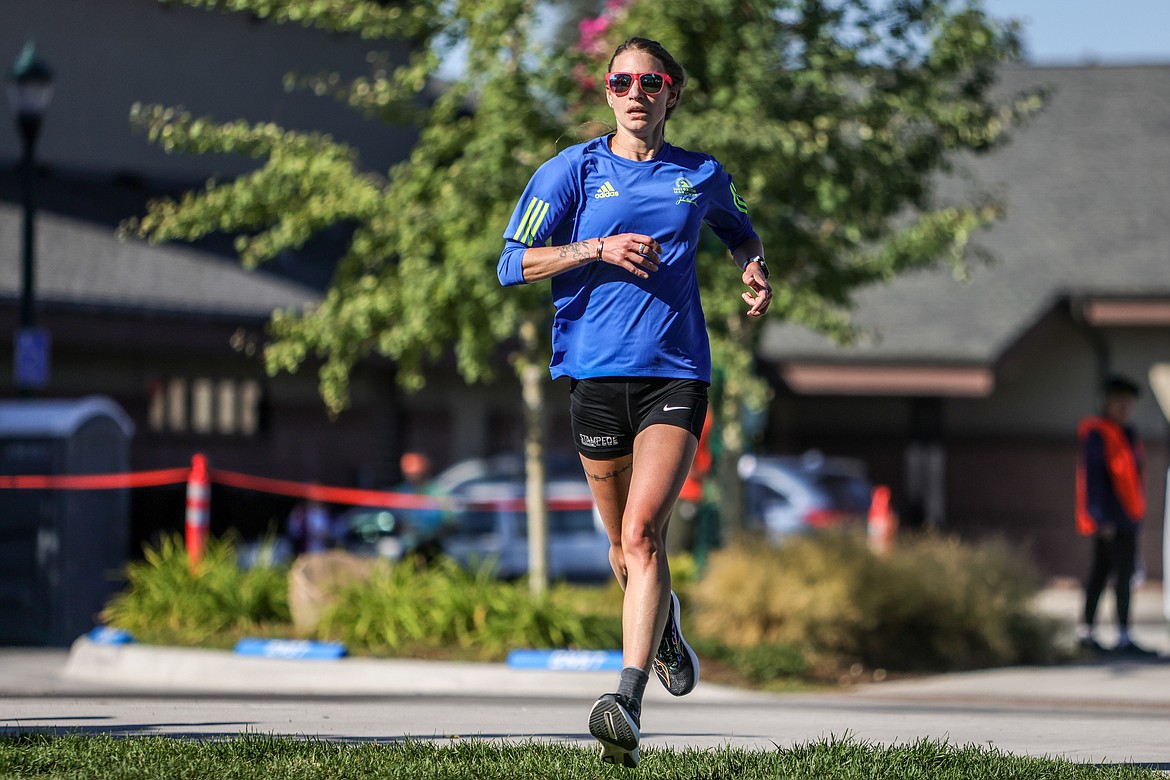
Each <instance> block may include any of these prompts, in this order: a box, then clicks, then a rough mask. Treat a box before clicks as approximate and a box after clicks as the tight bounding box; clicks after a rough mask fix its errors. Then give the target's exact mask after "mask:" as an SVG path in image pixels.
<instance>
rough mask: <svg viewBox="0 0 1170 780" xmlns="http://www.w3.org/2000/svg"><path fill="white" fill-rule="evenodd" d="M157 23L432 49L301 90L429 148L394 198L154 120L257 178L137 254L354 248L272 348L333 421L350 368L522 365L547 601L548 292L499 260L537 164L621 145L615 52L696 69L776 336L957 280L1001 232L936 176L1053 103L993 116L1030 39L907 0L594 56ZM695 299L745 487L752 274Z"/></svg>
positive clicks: (189, 198)
mask: <svg viewBox="0 0 1170 780" xmlns="http://www.w3.org/2000/svg"><path fill="white" fill-rule="evenodd" d="M160 2H172V3H183V4H186V5H190V6H195V7H201V8H207V9H214V10H230V11H238V12H246V13H250V14H253V15H255V16H258V17H260V18H263V19H266V20H270V21H272V22H274V23H295V24H301V25H304V26H307V27H315V28H320V29H322V30H326V31H330V32H354V33H360V34H361V35H362V36H363V37H366V38H369V39H372V40H378V39H405V40H408V41H410V42H412V43H413V44H414V46H413V52H414V53H413V55H412V56H411V58H410V61H409V62H408V63H406V64H404V65H402V66H399V67H394V68H389V67H385V68H382V69H378V70H375V71H374V72H372V73H371V74H370V75H369V76H366V77H362V78H358V79H355V80H353V81H351V82H346V83H342V82H339V81H338V80H337V79H336V77H332V76H330V75H329V74H320V75H316V76H308V77H298V78H295V79H291V81H293V82H295V83H297V84H299V85H301V86H303V87H308V88H312V89H315V90H316V91H318V92H322V93H330V92H331V93H333V94H334V95H335V96H336V97H337V98H339V99H341V100H344V101H346V102H347V103H348V104H349V105H351V106H353V107H354V108H355V109H356V110H359V111H362V112H365V113H366V114H368V115H371V116H376V117H380V118H383V119H385V120H387V121H392V122H411V123H414V124H415V125H416V126H417V127H418V129H419V133H420V135H419V140H418V143H417V145H416V146H415V147H414V149H413V150H412V152H411V154H410V156H409V158H408V159H407V160H406V161H404V162H403V163H401V164H399V165H397V166H395V167H394V168H393V169H392V170H391V171H390V172H389V175H388V177H385V178H383V177H382V176H381V175H380V174H379V173H377V172H370V171H365V170H361V169H360V168H359V167H358V164H357V159H358V158H357V155H356V152H355V150H353V149H350V148H349V147H347V146H345V145H343V144H339V143H337V142H335V141H333V140H332V139H331V138H329V137H327V136H323V135H320V134H314V133H299V132H290V131H286V130H284V129H282V128H279V127H277V126H275V125H271V124H259V125H249V124H247V123H242V122H230V121H229V122H217V121H215V120H213V119H211V118H206V117H204V118H197V117H195V116H193V115H191V114H188V113H186V112H183V111H179V110H176V109H172V108H167V107H165V106H159V105H152V106H136V107H135V108H134V110H133V112H132V123H133V125H134V126H135V127H137V128H139V129H141V130H144V131H145V132H146V133H147V135H148V138H149V139H150V140H151V141H152V142H155V143H158V144H160V145H161V146H162V147H163V148H164V149H166V150H167V151H174V152H180V151H181V152H189V153H196V154H202V153H235V154H244V155H250V156H251V157H254V158H256V159H257V160H261V161H262V163H261V164H260V165H259V166H258V167H257V168H256V170H254V171H252V172H250V173H248V174H246V175H243V176H241V177H239V178H237V179H236V180H234V181H230V182H226V183H215V182H213V183H209V184H208V185H207V187H206V188H205V189H203V190H202V191H198V192H190V193H187V194H185V195H184V196H183V197H181V198H180V199H178V200H160V201H158V202H155V203H152V204H151V205H150V206H149V208H148V210H147V213H146V214H145V215H143V216H142V217H141V218H135V219H131V220H128V221H127V222H126V223H125V224H124V226H123V231H122V232H123V234H124V235H135V236H138V237H143V238H147V239H149V240H151V241H172V240H192V239H195V238H198V237H200V236H203V235H206V234H208V233H212V232H225V233H230V234H234V235H236V236H237V239H236V241H237V249H238V250H239V253H240V257H241V259H242V261H243V262H244V263H245V264H246V265H248V266H255V265H256V264H259V263H262V262H264V261H265V260H268V259H270V258H272V257H274V256H275V255H276V254H278V253H279V252H282V251H285V250H288V249H296V248H298V247H300V246H302V245H303V244H304V243H305V241H307V240H308V239H309V238H310V237H311V236H313V235H314V234H315V233H317V232H318V231H320V230H322V229H324V228H326V227H328V226H330V225H333V224H336V223H347V224H350V225H352V226H353V228H354V230H353V235H352V239H351V240H350V242H349V245H348V248H347V251H346V253H345V255H344V256H343V257H342V258H341V259H340V261H339V263H338V267H337V271H336V275H335V277H334V279H333V282H332V284H331V286H330V288H329V289H328V291H327V292H326V294H325V296H324V299H323V301H322V302H321V304H320V305H319V306H317V307H316V308H314V309H312V310H310V311H297V312H275V313H274V314H273V317H272V320H271V323H270V335H271V336H272V340H271V342H270V343H269V345H268V346H267V347H266V349H265V361H266V364H267V367H268V369H269V370H270V371H271V372H279V371H296V370H297V369H298V368H299V367H300V366H301V365H302V364H304V363H305V362H306V361H307V360H309V359H310V358H313V357H316V358H319V359H321V360H322V361H323V362H322V365H321V368H320V387H321V394H322V397H323V399H324V401H325V404H326V405H327V406H328V408H329V409H330V410H332V411H334V412H339V411H341V410H342V409H343V408H344V407H345V406H346V404H347V402H348V395H347V381H348V377H349V373H350V371H351V369H352V368H353V366H354V365H355V363H356V362H357V361H359V360H361V359H362V358H363V357H365V356H366V355H369V354H371V353H376V354H380V355H383V356H386V357H389V358H392V359H393V360H394V361H395V363H396V365H397V367H398V379H399V381H400V382H401V383H402V384H403V385H404V386H406V387H407V388H412V389H417V388H419V387H421V386H422V384H423V381H424V377H425V373H426V368H427V366H428V364H429V363H430V362H432V361H434V360H435V359H437V358H438V357H439V356H440V355H441V354H442V353H443V352H444V351H445V350H448V349H454V353H455V356H456V360H457V365H458V368H459V370H460V372H461V374H462V376H463V377H464V378H465V379H466V380H467V381H469V382H478V381H488V380H490V379H491V378H492V377H493V370H492V369H493V359H494V357H495V356H496V355H497V354H498V352H499V350H500V348H501V345H514V351H513V352H512V356H513V359H512V365H513V367H514V369H515V371H516V373H517V376H518V377H519V379H520V382H521V385H522V388H523V391H522V397H523V402H524V409H525V419H526V423H525V428H526V434H525V450H526V457H527V460H528V464H529V468H528V479H529V508H530V512H529V518H530V525H531V526H532V530H531V532H530V540H531V546H532V550H533V551H532V563H531V565H532V582H533V589H534V591H536V592H541V591H543V590H544V589H545V587H546V583H547V576H546V569H545V564H544V552H543V551H544V541H543V540H544V538H545V533H544V531H545V528H546V527H547V514H546V510H545V502H544V496H543V466H542V453H543V433H542V430H541V425H540V422H541V419H542V416H543V407H544V400H543V398H544V396H543V388H544V386H545V385H546V384H547V377H548V374H547V371H546V369H545V365H546V364H547V362H548V352H549V348H548V346H547V339H548V332H549V327H548V320H549V317H550V313H551V312H550V305H549V295H548V290H547V287H546V286H545V285H533V286H531V287H522V288H512V289H508V290H505V289H503V288H501V287H500V286H499V284H498V282H497V280H496V277H495V273H494V269H495V262H494V260H495V258H496V257H497V256H498V254H499V251H500V249H501V247H502V238H501V233H502V231H503V228H504V226H505V225H506V224H507V222H508V218H509V215H510V213H511V210H512V208H513V206H514V204H515V201H516V199H517V198H518V196H519V193H520V192H521V191H522V190H523V187H524V185H525V183H526V182H527V180H528V178H529V176H530V175H531V174H532V172H533V171H534V170H535V169H536V167H537V166H538V165H539V164H540V163H541V162H543V161H544V160H546V159H548V158H549V157H551V156H552V155H553V154H555V153H556V152H557V151H558V150H559V149H561V148H564V146H565V145H567V144H570V143H574V142H577V141H581V140H585V138H586V137H587V136H588V135H590V132H589V130H590V129H593V130H594V132H596V128H597V122H600V123H601V124H602V125H609V124H612V115H607V112H606V110H605V108H604V101H603V100H600V95H599V93H598V92H597V79H596V78H588V77H587V74H599V73H600V72H601V69H602V68H603V67H604V65H605V62H604V61H603V60H604V59H605V58H607V55H608V51H609V50H612V47H613V45H615V44H616V43H617V42H619V41H620V39H621V38H622V37H624V36H625V35H626V34H627V33H634V32H637V33H639V34H649V35H650V36H651V37H655V38H658V39H659V40H662V41H663V43H665V44H666V45H667V47H668V48H670V49H672V50H674V51H676V52H678V53H679V54H680V56H681V57H682V59H683V60H684V64H685V65H686V66H687V67H688V69H689V71H690V73H691V85H690V87H689V89H688V92H687V96H686V98H685V100H684V105H683V107H682V110H681V111H680V112H679V114H678V116H677V117H676V118H675V119H672V120H671V124H670V130H669V137H670V140H671V141H672V142H673V143H677V144H679V145H682V146H689V147H692V148H696V149H701V150H704V151H708V152H711V153H713V154H715V155H716V156H717V157H719V158H720V159H721V161H722V162H723V163H724V164H725V166H726V167H727V168H728V169H729V170H731V171H732V173H733V175H735V176H736V179H737V182H738V183H739V189H740V191H741V193H742V194H743V195H744V196H745V197H746V198H747V199H748V202H749V203H750V204H751V205H752V211H753V219H754V221H755V223H756V225H757V227H758V229H759V231H760V233H761V235H762V237H763V238H764V240H765V246H767V247H768V248H769V252H770V256H771V257H770V262H771V264H772V265H773V268H774V269H775V275H774V283H775V287H776V291H777V299H776V302H775V303H774V305H773V312H772V314H770V315H769V317H770V318H771V319H772V320H773V321H774V320H776V319H780V318H784V319H787V320H790V321H793V322H798V323H801V324H804V325H807V326H810V327H813V328H817V329H820V330H822V331H825V332H828V333H831V334H833V335H835V336H838V337H841V338H846V337H848V335H849V327H848V309H849V306H850V297H851V295H852V293H853V292H854V291H855V290H857V289H858V288H860V287H862V286H864V285H867V284H871V283H875V282H880V281H884V280H888V279H890V278H893V277H894V276H895V275H897V274H898V273H901V272H903V271H905V270H908V269H911V268H917V267H922V266H926V265H929V264H932V263H936V262H938V261H939V260H940V259H942V258H950V259H951V261H952V262H955V263H956V264H961V262H962V257H963V248H964V246H965V244H966V242H967V237H968V235H969V234H970V233H971V231H972V230H974V229H975V228H977V227H979V226H981V225H984V224H987V223H988V222H990V221H992V220H993V219H995V218H996V217H997V216H998V215H999V214H1000V212H1001V209H1000V207H999V206H998V205H996V204H993V203H990V202H989V201H985V200H978V201H974V202H971V203H968V204H965V205H956V206H948V207H946V208H939V207H937V206H936V205H935V203H934V199H933V190H932V186H933V183H934V181H935V178H936V177H937V175H939V174H940V173H947V172H951V165H952V161H953V160H954V159H956V156H957V155H959V154H961V153H963V152H974V153H982V152H986V151H988V150H990V149H992V148H994V147H995V146H996V145H998V144H1000V143H1002V142H1003V141H1004V140H1005V139H1006V130H1007V129H1008V128H1009V127H1010V126H1011V125H1012V124H1013V123H1015V122H1017V121H1018V120H1019V119H1020V118H1021V117H1023V116H1025V115H1026V114H1027V113H1028V112H1029V111H1031V110H1035V109H1036V108H1038V107H1039V97H1038V96H1037V95H1030V96H1022V97H1017V98H1014V99H1013V100H1010V101H1009V102H1007V103H1006V104H999V103H996V102H994V101H993V100H992V98H991V93H990V90H991V87H992V85H993V83H994V68H995V66H996V65H997V64H999V63H1000V62H1002V61H1004V60H1006V59H1010V58H1011V57H1013V56H1015V55H1016V53H1017V48H1018V44H1017V40H1016V37H1015V31H1014V28H1013V27H1012V26H1011V25H1003V24H1000V23H997V22H995V21H994V20H992V19H990V18H988V17H987V16H986V15H985V14H983V13H982V11H981V10H979V7H978V5H977V4H971V5H963V6H961V7H959V8H955V5H956V4H955V3H954V2H951V0H897V1H896V2H891V3H889V4H888V5H883V6H882V10H875V9H871V8H870V7H869V5H868V4H867V3H866V2H862V1H861V0H835V1H832V2H828V1H825V2H822V1H820V0H807V1H805V2H794V1H793V0H759V1H758V2H746V1H743V0H740V1H736V0H692V2H689V3H685V4H682V3H670V4H663V3H657V2H651V1H650V0H632V2H629V3H622V2H618V0H610V2H607V3H606V4H605V6H604V10H603V15H602V17H601V18H600V22H599V23H598V20H594V22H595V24H593V26H592V27H591V28H590V29H591V30H592V32H591V33H590V34H591V35H592V36H593V39H592V40H591V41H583V43H584V44H585V45H583V46H580V47H575V48H574V49H573V50H571V51H569V52H561V51H557V52H548V51H544V49H545V48H546V47H545V46H544V44H543V42H542V41H541V40H539V39H538V37H537V35H536V21H537V8H536V2H535V0H442V1H440V0H428V1H426V2H417V3H410V4H403V5H401V6H399V5H391V4H386V3H383V2H375V1H374V0H160ZM577 5H578V6H579V3H578V4H577ZM573 21H574V20H573V19H571V18H570V19H569V22H570V23H571V22H573ZM456 43H458V44H461V45H462V46H463V47H464V50H465V51H466V68H465V70H464V72H463V75H462V76H460V77H459V78H457V79H455V80H453V81H451V82H449V83H447V84H446V85H445V87H444V89H443V90H442V91H441V92H440V93H439V95H438V97H437V98H435V99H434V100H431V101H425V100H421V99H420V97H421V96H423V95H424V94H425V93H426V90H427V88H428V86H429V85H431V84H432V83H433V80H432V77H433V75H434V73H435V72H436V70H437V69H438V67H439V65H440V64H441V59H442V57H441V53H442V52H443V51H447V50H450V48H451V47H452V45H454V44H456ZM700 278H701V284H702V288H703V297H704V301H705V304H706V306H707V307H708V319H709V322H710V326H711V330H712V337H713V357H714V360H715V364H716V366H717V371H718V374H719V376H720V377H721V378H722V379H721V382H720V384H719V387H718V388H717V389H718V393H717V398H718V399H719V403H718V405H717V407H716V409H717V412H718V418H719V419H720V421H721V422H722V423H723V426H722V428H723V431H724V433H723V435H724V440H725V441H724V449H725V452H727V453H728V454H729V456H730V457H727V458H724V463H731V464H734V455H735V454H737V453H738V452H739V451H740V450H742V448H743V442H742V437H741V436H740V435H739V433H738V431H739V427H738V420H739V419H740V417H741V410H742V408H743V406H744V405H745V404H754V405H756V406H759V405H761V404H762V403H763V402H764V401H765V398H766V387H765V386H764V385H763V383H762V382H760V381H759V380H758V379H757V378H755V376H756V375H755V372H754V370H753V359H752V347H753V344H754V341H755V339H756V337H757V336H758V333H757V329H756V328H751V327H748V326H747V325H746V324H745V323H744V322H743V316H742V302H741V301H740V298H739V275H738V273H735V271H734V269H733V268H730V266H729V264H728V262H727V259H726V254H725V252H724V251H723V250H722V247H715V248H712V249H708V250H706V251H704V252H703V253H702V257H701V258H700ZM731 468H732V469H734V466H733V465H732V467H731ZM726 484H727V485H728V486H731V488H732V489H733V488H734V485H735V484H737V483H736V482H735V481H734V480H733V479H728V480H726ZM732 504H734V502H732Z"/></svg>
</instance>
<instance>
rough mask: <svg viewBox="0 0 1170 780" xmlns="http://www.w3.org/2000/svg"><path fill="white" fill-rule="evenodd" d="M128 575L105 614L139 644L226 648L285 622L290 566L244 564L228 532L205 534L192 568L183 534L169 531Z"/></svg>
mask: <svg viewBox="0 0 1170 780" xmlns="http://www.w3.org/2000/svg"><path fill="white" fill-rule="evenodd" d="M126 579H127V587H126V589H125V590H123V591H122V592H121V593H118V594H117V595H115V596H114V597H113V598H112V599H111V600H110V601H109V602H108V603H107V605H106V608H105V610H104V611H103V613H102V617H103V619H104V621H105V622H106V624H107V625H110V626H114V627H117V628H121V629H124V630H126V631H129V632H130V634H131V635H132V636H133V637H134V638H135V639H136V640H138V641H140V642H146V643H160V644H168V643H169V644H180V645H202V646H207V647H230V646H231V645H232V644H234V643H235V641H236V640H238V639H239V638H240V637H241V636H246V635H251V636H255V635H261V636H267V635H272V634H273V633H274V632H278V631H281V630H283V629H285V628H286V627H287V624H288V623H289V619H290V618H289V610H288V569H287V567H267V566H257V567H254V568H250V569H241V568H240V567H239V566H238V565H237V561H236V542H235V540H234V538H232V537H227V538H213V539H209V540H208V541H207V544H206V546H205V548H204V550H203V555H202V558H201V560H200V562H199V564H198V565H197V566H195V567H194V568H192V567H191V565H190V563H189V560H188V557H187V550H186V547H185V546H184V544H183V540H182V538H181V537H180V536H179V535H178V534H172V535H169V536H166V537H164V538H163V539H162V540H161V541H160V543H159V545H158V546H157V547H154V548H147V549H146V550H144V553H143V559H142V560H140V561H133V562H131V563H130V564H129V565H128V566H127V567H126Z"/></svg>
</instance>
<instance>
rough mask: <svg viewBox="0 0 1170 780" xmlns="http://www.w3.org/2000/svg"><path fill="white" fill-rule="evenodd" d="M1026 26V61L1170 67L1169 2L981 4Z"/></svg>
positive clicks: (1008, 0) (1018, 0) (994, 0)
mask: <svg viewBox="0 0 1170 780" xmlns="http://www.w3.org/2000/svg"><path fill="white" fill-rule="evenodd" d="M983 6H984V8H986V9H987V11H988V12H989V13H991V14H992V15H993V16H997V17H1001V18H1007V17H1010V18H1016V19H1019V20H1020V21H1022V22H1023V24H1024V42H1025V44H1026V46H1027V52H1028V61H1029V62H1032V63H1035V64H1038V65H1045V64H1074V63H1085V62H1097V63H1106V64H1129V63H1149V62H1156V63H1161V64H1170V0H983Z"/></svg>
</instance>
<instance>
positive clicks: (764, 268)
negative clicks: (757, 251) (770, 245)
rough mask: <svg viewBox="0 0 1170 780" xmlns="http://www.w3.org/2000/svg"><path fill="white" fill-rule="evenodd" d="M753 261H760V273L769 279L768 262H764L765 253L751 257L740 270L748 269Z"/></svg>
mask: <svg viewBox="0 0 1170 780" xmlns="http://www.w3.org/2000/svg"><path fill="white" fill-rule="evenodd" d="M752 263H759V264H760V273H762V274H763V275H764V278H765V279H767V278H768V264H767V263H766V262H764V256H763V255H756V256H755V257H753V258H751V259H749V260H748V261H747V262H746V263H744V264H743V268H741V269H740V270H741V271H746V270H747V267H748V266H749V265H751V264H752Z"/></svg>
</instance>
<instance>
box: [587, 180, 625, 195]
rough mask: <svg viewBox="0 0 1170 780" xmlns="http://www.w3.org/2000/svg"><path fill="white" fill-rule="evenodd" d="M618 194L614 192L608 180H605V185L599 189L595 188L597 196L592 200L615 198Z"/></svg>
mask: <svg viewBox="0 0 1170 780" xmlns="http://www.w3.org/2000/svg"><path fill="white" fill-rule="evenodd" d="M620 194H621V193H620V192H618V191H617V190H615V189H614V187H613V185H612V184H610V183H609V180H608V179H607V180H606V182H605V184H602V185H601V186H600V187H598V188H597V194H596V195H594V196H593V197H594V198H616V197H617V196H618V195H620Z"/></svg>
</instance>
